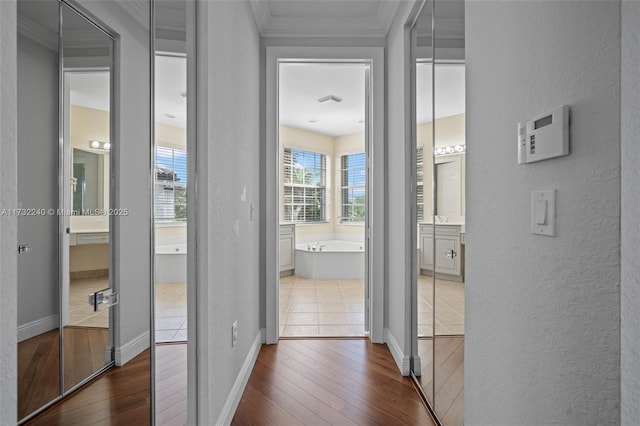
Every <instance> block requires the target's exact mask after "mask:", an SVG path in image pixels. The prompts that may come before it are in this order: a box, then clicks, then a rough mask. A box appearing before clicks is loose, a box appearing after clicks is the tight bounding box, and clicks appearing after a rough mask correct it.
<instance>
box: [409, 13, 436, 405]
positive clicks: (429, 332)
mask: <svg viewBox="0 0 640 426" xmlns="http://www.w3.org/2000/svg"><path fill="white" fill-rule="evenodd" d="M432 7H433V4H432V3H430V2H428V3H426V4H425V5H424V7H423V9H422V11H421V12H420V15H419V16H418V19H417V21H416V23H415V26H414V28H413V29H412V31H411V32H412V34H411V40H412V46H411V50H412V67H413V72H414V76H415V78H414V88H415V123H416V127H415V129H414V134H415V140H416V153H415V160H416V191H415V193H416V220H417V224H416V234H417V237H416V238H417V256H416V258H417V263H418V267H417V268H416V269H417V272H418V274H417V278H416V286H417V291H416V293H415V294H416V298H417V301H416V306H417V327H416V328H417V329H416V332H417V333H416V336H417V355H418V356H419V360H420V362H419V363H415V364H414V374H415V375H416V377H417V379H418V381H419V383H420V386H421V388H422V389H423V391H424V394H425V396H426V398H427V400H428V401H429V403H430V404H433V320H434V317H433V314H434V311H433V296H434V294H433V279H432V278H431V277H430V276H428V275H426V274H423V271H426V270H428V269H429V268H430V266H429V265H432V264H433V260H432V257H433V242H432V241H433V237H432V236H433V220H432V212H433V206H432V197H431V186H432V182H433V178H432V171H433V164H432V163H433V161H432V157H433V156H432V152H433V143H432V141H433V136H432V126H431V123H432V122H433V105H432V100H433V87H432V79H433V61H432V59H431V58H432V57H433V43H432V40H433V37H432V32H433V27H432V24H433V21H432V18H433V13H432V12H433V11H432Z"/></svg>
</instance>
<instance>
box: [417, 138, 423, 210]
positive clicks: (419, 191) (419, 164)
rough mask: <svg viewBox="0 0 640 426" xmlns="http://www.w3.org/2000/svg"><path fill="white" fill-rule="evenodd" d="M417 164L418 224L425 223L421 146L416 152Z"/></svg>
mask: <svg viewBox="0 0 640 426" xmlns="http://www.w3.org/2000/svg"><path fill="white" fill-rule="evenodd" d="M416 163H417V164H416V170H417V176H416V185H417V186H416V196H417V199H416V203H417V206H418V209H417V212H418V214H417V219H418V222H424V150H423V148H422V147H421V146H420V147H418V149H417V152H416Z"/></svg>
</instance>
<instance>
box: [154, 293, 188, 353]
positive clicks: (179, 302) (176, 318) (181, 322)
mask: <svg viewBox="0 0 640 426" xmlns="http://www.w3.org/2000/svg"><path fill="white" fill-rule="evenodd" d="M186 340H187V283H185V282H180V283H156V343H159V342H182V341H186Z"/></svg>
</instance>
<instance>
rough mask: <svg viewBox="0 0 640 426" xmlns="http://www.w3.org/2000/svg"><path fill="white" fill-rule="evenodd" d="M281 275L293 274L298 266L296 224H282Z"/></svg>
mask: <svg viewBox="0 0 640 426" xmlns="http://www.w3.org/2000/svg"><path fill="white" fill-rule="evenodd" d="M279 249H280V276H286V275H293V272H294V270H295V267H296V263H295V258H296V256H295V252H296V226H295V225H294V224H292V223H287V224H281V225H280V248H279Z"/></svg>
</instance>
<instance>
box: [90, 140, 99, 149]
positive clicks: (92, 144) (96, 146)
mask: <svg viewBox="0 0 640 426" xmlns="http://www.w3.org/2000/svg"><path fill="white" fill-rule="evenodd" d="M91 148H96V149H98V148H100V142H98V141H91Z"/></svg>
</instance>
